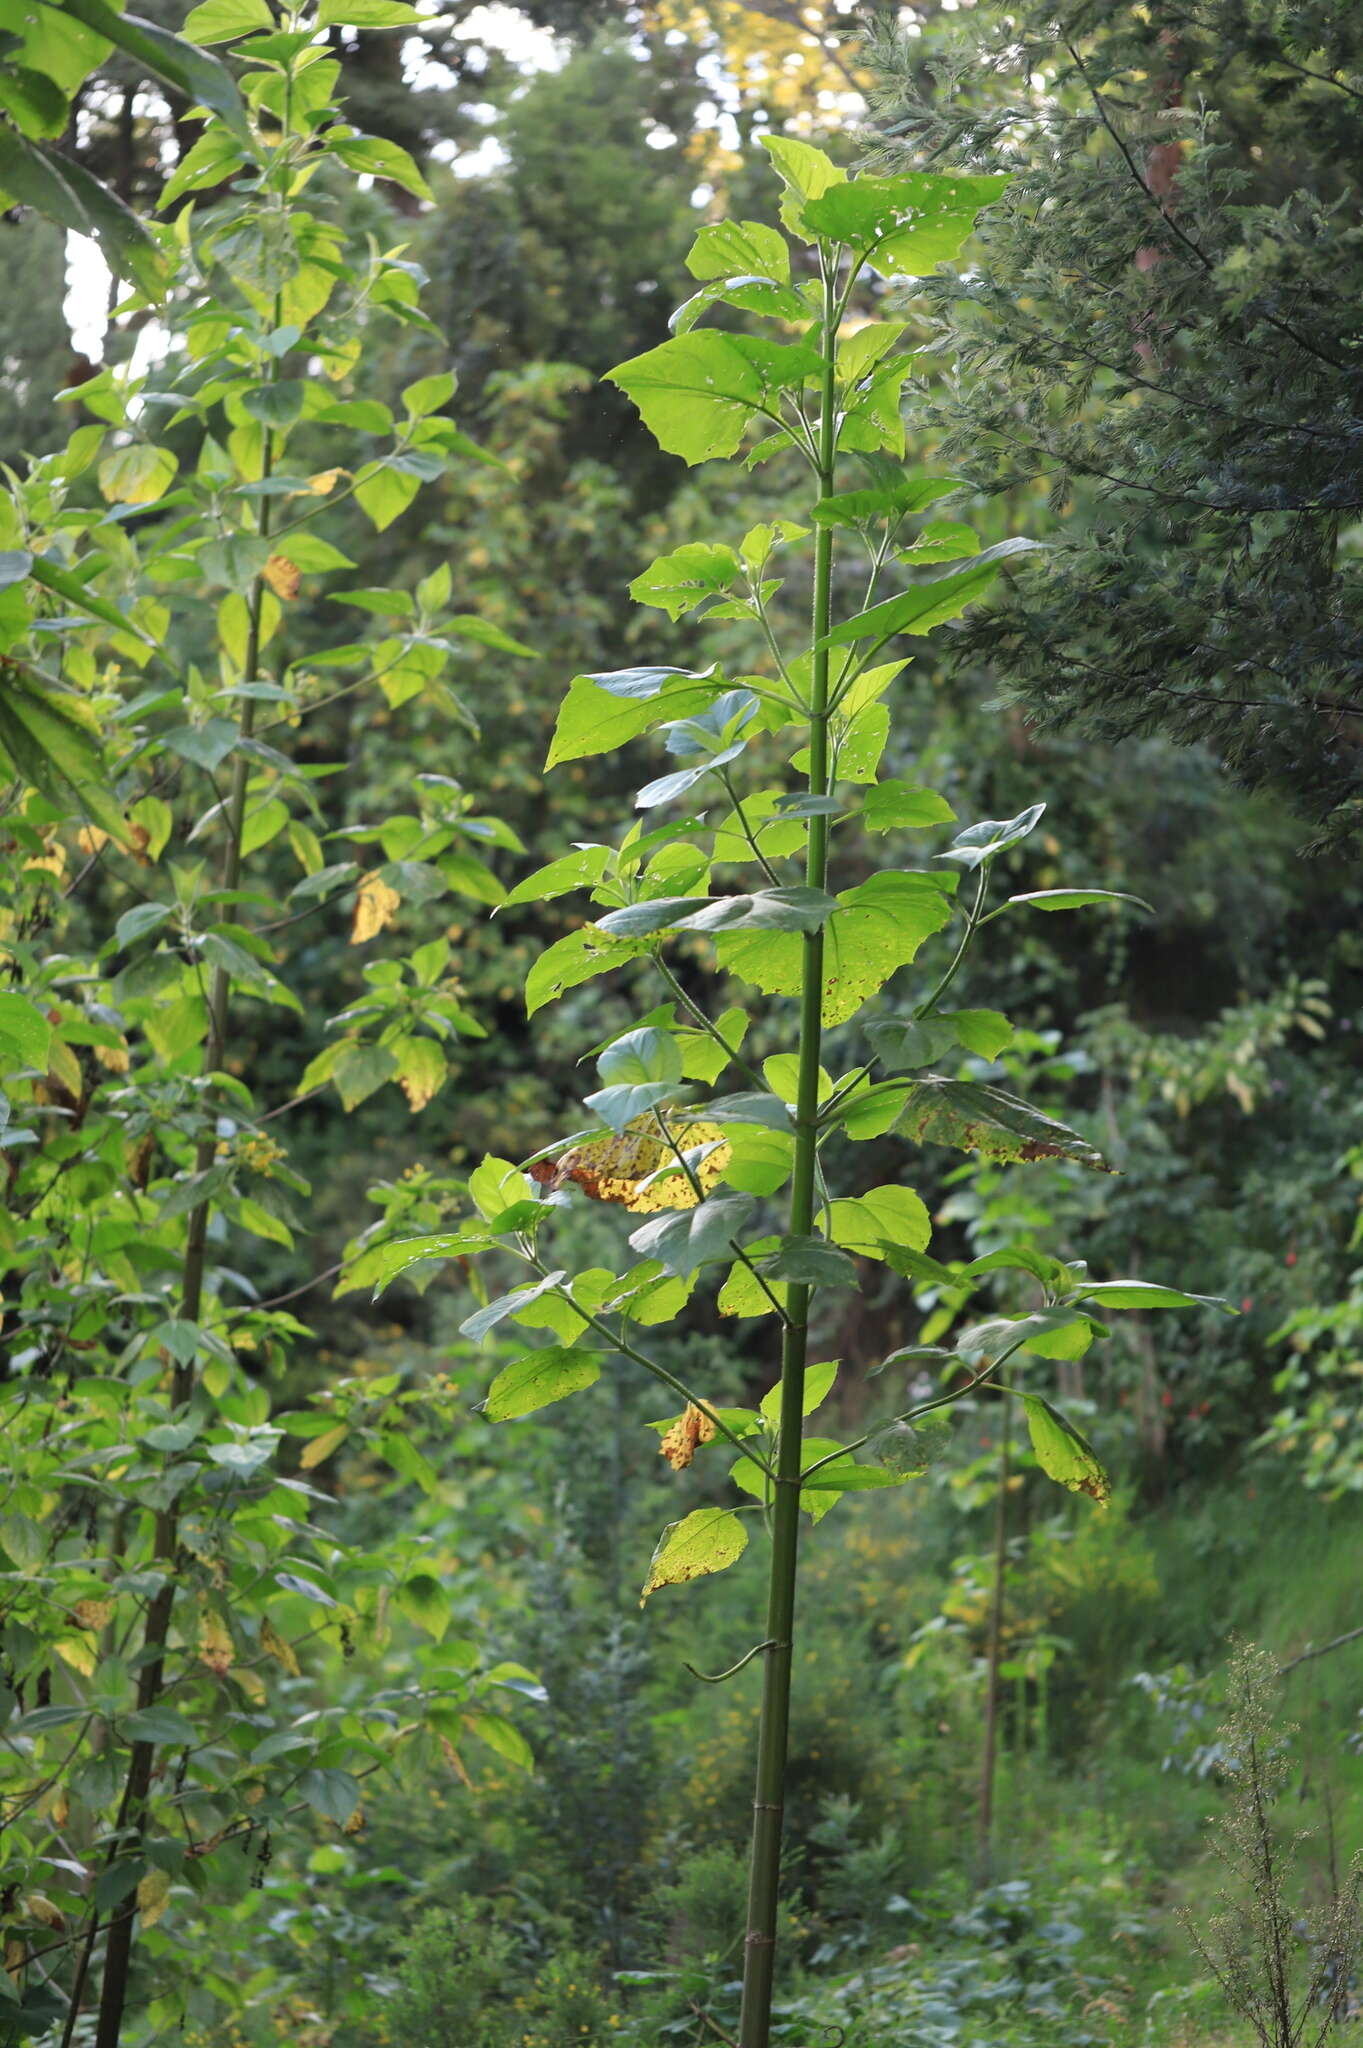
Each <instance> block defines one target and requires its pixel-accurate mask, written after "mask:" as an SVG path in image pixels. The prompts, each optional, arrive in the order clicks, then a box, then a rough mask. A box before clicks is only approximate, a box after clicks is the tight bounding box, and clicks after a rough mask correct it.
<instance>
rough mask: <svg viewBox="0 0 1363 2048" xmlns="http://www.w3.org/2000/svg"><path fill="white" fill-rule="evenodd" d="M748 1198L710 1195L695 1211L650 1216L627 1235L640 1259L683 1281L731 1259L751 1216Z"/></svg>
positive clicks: (750, 1200)
mask: <svg viewBox="0 0 1363 2048" xmlns="http://www.w3.org/2000/svg"><path fill="white" fill-rule="evenodd" d="M752 1209H753V1200H752V1196H751V1195H711V1196H710V1197H709V1199H708V1200H707V1201H704V1202H701V1203H700V1204H698V1206H697V1207H696V1208H694V1209H683V1210H682V1211H681V1212H680V1213H679V1214H676V1215H668V1216H653V1217H651V1218H650V1219H649V1221H648V1222H647V1223H642V1224H640V1226H639V1228H638V1229H637V1230H634V1231H631V1232H630V1239H629V1241H630V1243H631V1245H632V1246H633V1247H634V1249H635V1251H636V1252H638V1254H639V1256H640V1258H641V1259H660V1260H661V1261H662V1264H663V1265H664V1267H665V1268H666V1269H667V1271H668V1272H669V1273H675V1274H676V1275H677V1276H678V1278H680V1279H684V1278H685V1277H686V1275H687V1274H688V1273H694V1272H695V1270H696V1268H697V1267H698V1266H708V1265H711V1264H713V1263H714V1262H715V1260H717V1259H727V1258H730V1257H731V1256H732V1252H733V1240H734V1239H735V1238H736V1237H737V1236H738V1234H739V1232H740V1231H741V1230H742V1228H743V1226H744V1224H745V1223H746V1222H747V1220H748V1218H749V1216H750V1215H751V1214H752Z"/></svg>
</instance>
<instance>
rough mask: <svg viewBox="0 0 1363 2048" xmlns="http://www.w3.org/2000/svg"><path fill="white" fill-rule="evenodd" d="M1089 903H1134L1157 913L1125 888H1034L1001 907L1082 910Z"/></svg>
mask: <svg viewBox="0 0 1363 2048" xmlns="http://www.w3.org/2000/svg"><path fill="white" fill-rule="evenodd" d="M1088 903H1134V904H1135V906H1136V908H1137V909H1138V910H1147V911H1149V913H1150V915H1151V917H1153V916H1154V914H1155V906H1154V904H1153V903H1147V902H1146V900H1145V898H1144V897H1143V896H1129V895H1128V894H1127V893H1126V891H1125V890H1124V889H1033V890H1031V891H1030V892H1029V893H1028V894H1027V895H1025V896H1010V897H1009V898H1008V901H1007V902H1006V903H1004V904H1001V905H1000V908H1001V909H1003V910H1011V909H1012V908H1013V907H1014V905H1015V904H1016V905H1019V906H1021V907H1022V908H1024V909H1027V910H1082V909H1083V907H1084V906H1085V904H1088Z"/></svg>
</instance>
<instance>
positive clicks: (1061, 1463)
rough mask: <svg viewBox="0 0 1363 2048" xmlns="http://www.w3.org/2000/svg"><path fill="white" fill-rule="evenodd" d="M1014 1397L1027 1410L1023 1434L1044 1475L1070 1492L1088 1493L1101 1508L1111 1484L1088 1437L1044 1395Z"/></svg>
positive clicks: (1104, 1504)
mask: <svg viewBox="0 0 1363 2048" xmlns="http://www.w3.org/2000/svg"><path fill="white" fill-rule="evenodd" d="M1018 1399H1019V1400H1020V1401H1021V1402H1022V1404H1023V1406H1024V1407H1025V1408H1026V1410H1027V1433H1028V1435H1029V1436H1030V1437H1031V1439H1032V1449H1033V1450H1034V1451H1035V1453H1036V1461H1037V1463H1038V1465H1040V1467H1041V1469H1042V1471H1043V1472H1044V1473H1045V1474H1046V1477H1047V1478H1048V1479H1054V1480H1055V1481H1056V1482H1057V1483H1058V1484H1059V1485H1061V1486H1067V1487H1068V1488H1069V1489H1070V1492H1071V1493H1087V1494H1089V1495H1090V1496H1091V1497H1092V1498H1093V1499H1094V1500H1096V1501H1097V1503H1098V1505H1099V1506H1100V1507H1105V1506H1106V1505H1107V1502H1108V1501H1109V1500H1110V1499H1111V1498H1112V1487H1111V1484H1110V1482H1109V1480H1108V1476H1107V1474H1106V1472H1104V1470H1103V1468H1102V1466H1101V1465H1100V1464H1099V1462H1098V1454H1097V1452H1096V1451H1095V1450H1094V1448H1093V1445H1092V1444H1091V1443H1090V1442H1089V1440H1088V1438H1087V1437H1085V1436H1081V1435H1080V1433H1079V1431H1078V1430H1077V1429H1076V1428H1075V1426H1074V1424H1073V1423H1072V1422H1071V1421H1070V1420H1069V1418H1068V1417H1067V1416H1064V1415H1062V1414H1061V1413H1060V1410H1059V1409H1058V1408H1053V1407H1052V1406H1051V1404H1050V1402H1049V1401H1048V1400H1046V1398H1045V1397H1044V1395H1041V1394H1019V1395H1018Z"/></svg>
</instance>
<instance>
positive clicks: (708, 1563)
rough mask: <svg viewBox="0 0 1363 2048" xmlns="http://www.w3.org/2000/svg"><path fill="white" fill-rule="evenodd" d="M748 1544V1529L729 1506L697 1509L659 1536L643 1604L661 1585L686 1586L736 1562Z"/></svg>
mask: <svg viewBox="0 0 1363 2048" xmlns="http://www.w3.org/2000/svg"><path fill="white" fill-rule="evenodd" d="M747 1547H748V1532H747V1530H746V1529H745V1528H744V1526H743V1524H742V1522H741V1521H740V1520H739V1518H738V1516H737V1515H735V1514H733V1513H732V1512H731V1511H730V1510H729V1509H728V1508H697V1510H696V1512H695V1514H693V1515H687V1516H686V1518H685V1520H684V1521H680V1522H672V1523H670V1524H669V1525H668V1527H667V1528H666V1529H664V1530H663V1533H662V1535H661V1536H660V1537H659V1539H658V1547H657V1549H656V1550H655V1551H654V1553H653V1562H652V1563H651V1564H650V1565H649V1568H648V1577H647V1578H646V1579H645V1581H644V1590H643V1595H642V1597H641V1599H640V1601H639V1605H640V1606H641V1607H642V1606H643V1604H644V1601H645V1600H647V1598H648V1596H649V1594H650V1593H656V1592H657V1590H658V1588H659V1586H683V1585H685V1584H686V1582H687V1580H688V1579H700V1578H704V1576H705V1574H706V1573H707V1572H722V1571H724V1570H726V1569H727V1567H728V1566H729V1565H731V1564H736V1563H737V1561H738V1559H739V1558H740V1557H742V1555H743V1553H744V1551H745V1550H746V1549H747Z"/></svg>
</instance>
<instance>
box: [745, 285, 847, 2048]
mask: <svg viewBox="0 0 1363 2048" xmlns="http://www.w3.org/2000/svg"><path fill="white" fill-rule="evenodd" d="M836 284H837V278H836V271H835V270H834V268H833V267H832V265H831V263H830V262H829V261H828V259H827V257H826V256H825V259H824V269H823V335H822V353H823V357H824V370H823V376H822V380H821V390H820V396H819V403H820V413H819V440H818V468H817V473H816V478H815V487H816V490H817V494H818V496H819V497H820V498H827V497H830V496H831V495H832V491H833V470H834V458H835V454H836V446H837V443H836V435H837V421H836V413H835V403H834V402H835V395H836V387H835V367H834V356H835V351H836V348H837V331H838V301H837V293H836ZM832 596H833V529H832V527H831V526H829V525H826V524H822V523H821V524H819V525H818V528H817V532H816V535H815V541H814V612H813V619H812V622H811V625H812V630H811V644H812V646H814V647H815V648H818V649H819V651H818V652H817V653H816V654H815V655H814V657H813V664H812V677H811V683H812V687H811V692H810V707H809V717H810V726H809V782H808V787H809V793H810V795H811V796H826V795H827V794H828V783H829V758H828V716H829V709H828V696H829V691H828V674H829V663H828V649H827V647H820V645H819V643H820V642H821V641H823V640H824V639H825V638H826V636H827V634H828V633H829V631H830V630H831V625H832V616H831V615H832ZM827 872H828V819H827V817H826V816H817V817H813V818H811V819H810V821H809V840H808V852H807V858H806V863H805V879H806V881H807V882H808V884H809V886H810V887H811V888H813V889H822V888H823V887H824V884H825V880H826V877H827ZM823 984H824V954H823V932H822V931H821V930H820V931H816V932H806V933H805V935H804V974H803V981H802V988H801V996H800V1073H799V1083H798V1087H797V1091H796V1105H795V1170H794V1174H793V1177H792V1180H791V1191H790V1235H791V1236H792V1237H808V1236H809V1235H810V1233H811V1230H812V1227H813V1222H814V1200H815V1187H816V1178H817V1168H818V1137H819V1067H820V1063H821V1055H822V1050H823V1046H822V1040H823ZM811 1292H812V1289H811V1288H810V1287H809V1286H808V1285H806V1284H804V1283H802V1282H793V1283H792V1284H791V1286H790V1289H789V1292H788V1295H787V1300H786V1316H787V1324H786V1329H785V1333H784V1338H783V1342H782V1347H781V1423H780V1437H779V1440H778V1444H777V1460H776V1475H775V1478H776V1485H775V1494H776V1498H775V1506H774V1509H773V1512H772V1531H771V1565H770V1572H769V1577H768V1582H767V1629H766V1634H767V1647H766V1649H765V1650H764V1652H763V1665H762V1674H763V1675H762V1711H761V1721H760V1723H759V1728H758V1737H757V1785H756V1790H755V1792H754V1794H753V1830H752V1858H751V1863H750V1867H749V1885H748V1930H747V1937H746V1940H745V1943H744V1951H743V2005H742V2016H741V2019H740V2021H739V2048H767V2044H768V2042H769V2040H770V2034H771V1997H772V1984H773V1981H774V1977H775V1970H776V1915H777V1906H778V1901H779V1896H780V1881H781V1826H782V1819H783V1809H784V1804H785V1779H786V1749H787V1742H788V1735H789V1727H790V1679H791V1664H792V1657H791V1643H792V1637H793V1631H794V1623H795V1581H796V1572H797V1567H798V1561H799V1545H800V1460H801V1453H802V1438H803V1428H804V1392H805V1365H806V1362H807V1359H808V1355H809V1329H808V1325H809V1301H810V1295H811Z"/></svg>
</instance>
